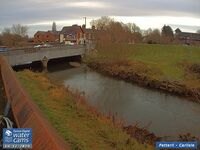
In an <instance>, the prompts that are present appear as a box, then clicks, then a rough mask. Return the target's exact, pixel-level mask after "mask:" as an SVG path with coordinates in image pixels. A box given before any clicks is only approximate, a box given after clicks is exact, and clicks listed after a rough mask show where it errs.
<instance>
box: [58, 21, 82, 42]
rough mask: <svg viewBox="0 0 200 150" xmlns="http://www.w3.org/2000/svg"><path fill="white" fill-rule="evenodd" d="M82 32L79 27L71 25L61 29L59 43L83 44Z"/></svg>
mask: <svg viewBox="0 0 200 150" xmlns="http://www.w3.org/2000/svg"><path fill="white" fill-rule="evenodd" d="M84 41H85V38H84V31H83V29H82V27H81V26H78V25H72V26H66V27H63V28H62V30H61V32H60V43H65V44H84Z"/></svg>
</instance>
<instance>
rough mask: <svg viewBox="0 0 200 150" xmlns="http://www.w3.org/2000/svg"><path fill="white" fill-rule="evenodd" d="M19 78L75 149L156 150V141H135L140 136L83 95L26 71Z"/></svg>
mask: <svg viewBox="0 0 200 150" xmlns="http://www.w3.org/2000/svg"><path fill="white" fill-rule="evenodd" d="M17 76H18V78H19V80H20V82H21V83H22V85H23V86H24V88H25V89H26V91H27V92H28V93H29V94H30V96H31V98H32V100H33V101H34V102H35V103H36V104H37V105H38V106H39V108H40V109H41V110H42V111H43V113H44V114H45V115H46V117H47V118H48V120H49V121H50V122H51V124H52V125H53V126H54V127H55V128H56V129H57V131H58V133H59V134H60V135H61V136H62V137H63V138H64V139H65V140H66V141H67V142H68V143H70V146H71V148H72V149H76V150H77V149H79V150H86V149H87V150H90V149H91V150H94V149H95V150H96V149H98V150H101V149H102V150H105V149H106V150H110V149H120V150H134V149H141V150H151V149H154V148H153V146H150V145H149V144H152V143H154V142H155V141H152V139H151V138H150V139H151V141H150V142H147V140H146V137H143V138H142V137H141V136H140V137H139V136H138V135H137V137H134V135H136V134H134V132H131V133H132V134H130V132H129V134H127V133H126V132H125V131H126V128H125V131H124V128H123V123H122V122H121V120H119V119H117V118H115V116H112V115H109V116H105V115H103V114H101V113H99V112H98V111H97V110H96V109H95V108H94V107H91V106H89V105H88V104H87V103H86V101H85V99H84V96H82V95H80V93H78V92H71V91H70V90H69V89H68V88H65V87H64V86H62V85H58V84H57V83H54V82H53V81H50V80H49V79H48V78H47V77H46V76H45V75H44V74H41V73H33V72H30V71H23V72H18V73H17ZM128 129H129V128H127V130H128ZM129 131H130V130H129ZM134 131H135V130H134ZM137 133H138V132H137ZM141 135H146V134H141ZM149 135H150V134H149ZM151 135H153V134H151ZM153 137H155V135H153ZM137 139H140V140H142V141H139V140H138V141H139V142H138V141H137ZM155 139H156V138H154V140H155ZM141 142H142V143H141ZM152 145H153V144H152Z"/></svg>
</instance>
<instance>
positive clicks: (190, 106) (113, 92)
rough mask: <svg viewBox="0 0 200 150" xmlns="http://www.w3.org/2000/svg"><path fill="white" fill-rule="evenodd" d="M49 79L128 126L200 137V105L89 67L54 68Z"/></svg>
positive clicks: (160, 134) (167, 134)
mask: <svg viewBox="0 0 200 150" xmlns="http://www.w3.org/2000/svg"><path fill="white" fill-rule="evenodd" d="M48 70H49V72H48V76H49V77H50V78H51V79H53V80H54V81H55V80H56V81H57V82H60V83H64V85H65V86H67V87H70V88H71V89H73V90H79V91H80V92H84V93H85V95H86V97H87V100H88V102H89V104H91V105H93V106H95V107H97V108H98V109H99V110H100V111H101V112H103V113H109V112H112V113H113V114H116V115H117V116H118V117H119V118H123V119H124V120H125V121H126V123H127V124H128V125H130V124H136V123H138V124H139V125H140V127H147V129H148V130H149V131H151V132H154V133H155V134H156V135H158V136H169V137H171V138H173V137H177V136H178V134H185V133H188V132H189V133H192V134H193V135H195V136H197V137H200V104H195V103H193V102H190V101H187V100H185V99H184V98H180V97H176V96H171V95H169V94H166V93H162V92H158V91H155V90H150V89H146V88H142V87H139V86H137V85H133V84H130V83H127V82H124V81H122V80H116V79H113V78H110V77H106V76H103V75H101V74H99V73H97V72H95V71H92V70H90V69H89V68H88V67H86V66H85V65H81V66H80V67H78V68H73V67H69V64H62V65H51V66H50V67H49V68H48Z"/></svg>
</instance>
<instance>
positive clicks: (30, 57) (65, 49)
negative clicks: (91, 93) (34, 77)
mask: <svg viewBox="0 0 200 150" xmlns="http://www.w3.org/2000/svg"><path fill="white" fill-rule="evenodd" d="M85 52H86V47H85V46H84V45H73V46H70V45H68V46H60V47H49V48H28V49H21V50H10V51H6V52H1V53H0V54H2V55H4V56H5V57H6V58H7V60H8V62H9V64H10V65H11V66H16V65H23V64H30V63H32V62H34V61H42V60H43V59H44V58H45V59H46V58H47V59H48V60H50V59H54V58H61V57H71V56H78V55H83V54H85Z"/></svg>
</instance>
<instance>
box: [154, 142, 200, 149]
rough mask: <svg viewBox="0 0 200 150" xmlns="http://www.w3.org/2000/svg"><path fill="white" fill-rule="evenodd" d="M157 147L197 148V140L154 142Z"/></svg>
mask: <svg viewBox="0 0 200 150" xmlns="http://www.w3.org/2000/svg"><path fill="white" fill-rule="evenodd" d="M156 148H157V149H197V142H156Z"/></svg>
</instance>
